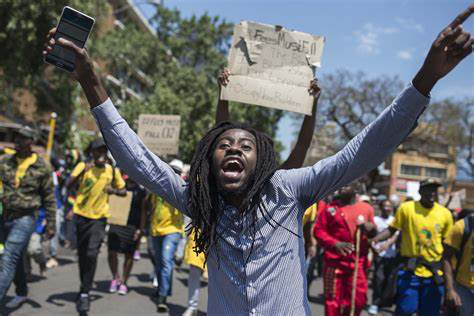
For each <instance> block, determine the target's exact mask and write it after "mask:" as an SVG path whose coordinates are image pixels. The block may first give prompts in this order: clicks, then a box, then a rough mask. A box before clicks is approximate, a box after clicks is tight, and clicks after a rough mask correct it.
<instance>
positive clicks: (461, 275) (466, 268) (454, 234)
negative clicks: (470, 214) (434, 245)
mask: <svg viewBox="0 0 474 316" xmlns="http://www.w3.org/2000/svg"><path fill="white" fill-rule="evenodd" d="M463 235H464V220H460V221H457V222H456V223H455V224H454V226H453V228H452V229H451V230H450V231H449V233H448V236H447V237H446V239H445V240H444V243H445V244H446V245H448V246H451V247H453V248H454V249H456V250H457V251H462V255H461V264H460V265H459V271H458V274H457V276H456V281H458V282H459V283H460V284H462V285H464V286H467V287H468V288H471V289H474V271H471V258H472V256H473V255H474V254H473V253H472V251H473V250H472V249H473V248H474V234H472V233H471V237H470V238H468V240H467V241H466V244H465V246H464V249H460V248H461V242H462V237H463ZM456 264H457V263H456ZM453 267H456V265H454V266H453Z"/></svg>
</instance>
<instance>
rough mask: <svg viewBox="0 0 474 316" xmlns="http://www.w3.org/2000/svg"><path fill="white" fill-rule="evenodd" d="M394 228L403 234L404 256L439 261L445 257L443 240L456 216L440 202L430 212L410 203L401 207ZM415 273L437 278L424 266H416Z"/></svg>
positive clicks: (401, 247) (402, 249)
mask: <svg viewBox="0 0 474 316" xmlns="http://www.w3.org/2000/svg"><path fill="white" fill-rule="evenodd" d="M391 226H392V227H394V228H396V229H398V230H400V231H401V232H402V240H401V246H400V250H401V255H402V256H404V257H411V258H414V257H423V258H424V259H425V260H426V261H439V260H441V257H442V254H443V239H444V238H446V235H447V234H448V231H449V230H450V229H451V227H452V226H453V217H452V215H451V212H450V211H449V210H448V209H447V208H445V207H443V206H441V205H439V204H438V203H435V205H434V206H433V208H431V209H427V208H424V207H423V206H422V205H421V204H420V202H414V201H410V202H405V203H403V204H402V205H400V207H399V208H398V210H397V213H396V214H395V219H394V221H393V222H392V224H391ZM415 274H416V275H417V276H420V277H426V278H429V277H432V276H433V274H432V273H431V272H430V271H429V270H428V269H427V268H426V267H424V266H421V265H419V266H417V267H416V270H415Z"/></svg>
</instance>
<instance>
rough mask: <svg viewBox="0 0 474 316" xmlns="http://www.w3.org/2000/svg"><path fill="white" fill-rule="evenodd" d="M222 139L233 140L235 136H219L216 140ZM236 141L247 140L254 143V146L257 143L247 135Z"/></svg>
mask: <svg viewBox="0 0 474 316" xmlns="http://www.w3.org/2000/svg"><path fill="white" fill-rule="evenodd" d="M224 139H226V140H228V141H230V142H233V141H235V138H233V137H231V136H224V137H221V138H220V139H219V140H218V142H221V141H222V140H224ZM238 141H239V142H242V141H249V142H251V143H252V144H254V145H255V146H256V145H257V144H256V142H255V140H253V139H251V138H249V137H241V138H239V139H238Z"/></svg>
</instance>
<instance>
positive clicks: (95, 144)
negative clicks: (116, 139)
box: [89, 137, 107, 150]
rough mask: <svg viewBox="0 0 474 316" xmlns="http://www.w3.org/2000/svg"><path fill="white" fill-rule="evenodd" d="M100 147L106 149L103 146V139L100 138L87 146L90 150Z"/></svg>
mask: <svg viewBox="0 0 474 316" xmlns="http://www.w3.org/2000/svg"><path fill="white" fill-rule="evenodd" d="M100 147H107V146H106V145H105V142H104V139H103V138H102V137H100V138H97V139H95V140H93V141H92V142H91V143H90V145H89V148H90V149H91V150H93V149H97V148H100Z"/></svg>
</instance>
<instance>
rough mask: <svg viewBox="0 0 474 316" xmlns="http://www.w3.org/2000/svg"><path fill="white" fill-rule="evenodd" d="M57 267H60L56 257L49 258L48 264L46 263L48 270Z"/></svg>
mask: <svg viewBox="0 0 474 316" xmlns="http://www.w3.org/2000/svg"><path fill="white" fill-rule="evenodd" d="M57 266H59V262H58V260H56V259H55V258H54V257H51V258H49V260H48V262H46V268H48V269H52V268H56V267H57Z"/></svg>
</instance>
